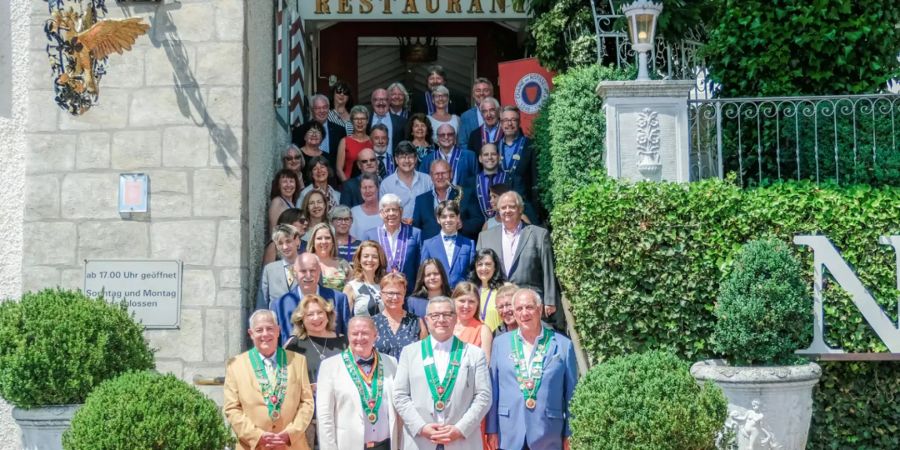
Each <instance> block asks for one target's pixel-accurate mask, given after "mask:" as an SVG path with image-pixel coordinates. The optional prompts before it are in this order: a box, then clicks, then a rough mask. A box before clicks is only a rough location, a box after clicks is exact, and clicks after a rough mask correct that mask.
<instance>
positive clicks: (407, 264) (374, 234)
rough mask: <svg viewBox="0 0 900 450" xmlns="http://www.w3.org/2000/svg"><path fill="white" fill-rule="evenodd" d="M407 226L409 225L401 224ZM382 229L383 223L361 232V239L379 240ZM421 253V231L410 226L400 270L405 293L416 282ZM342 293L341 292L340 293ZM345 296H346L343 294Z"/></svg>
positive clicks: (409, 291) (409, 292) (410, 289)
mask: <svg viewBox="0 0 900 450" xmlns="http://www.w3.org/2000/svg"><path fill="white" fill-rule="evenodd" d="M402 226H404V227H408V226H410V225H402ZM380 229H384V225H382V226H380V227H376V228H372V229H370V230H368V231H366V232H365V233H363V237H362V240H367V239H368V240H372V241H375V242H379V243H380V241H379V240H378V230H380ZM383 250H384V253H385V254H387V253H389V252H390V249H388V248H385V249H383ZM421 253H422V231H421V230H419V229H418V228H415V227H412V235H411V236H410V238H409V244H408V245H407V246H406V259H405V260H403V268H402V269H401V270H400V271H401V272H403V275H405V276H406V295H409V294H412V290H413V287H415V286H414V285H415V284H416V274H417V273H418V272H419V256H420V255H421ZM342 295H343V294H342ZM344 298H346V296H344Z"/></svg>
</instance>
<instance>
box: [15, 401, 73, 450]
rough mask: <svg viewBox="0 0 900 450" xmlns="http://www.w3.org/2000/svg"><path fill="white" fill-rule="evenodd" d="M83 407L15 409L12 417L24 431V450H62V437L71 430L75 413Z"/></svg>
mask: <svg viewBox="0 0 900 450" xmlns="http://www.w3.org/2000/svg"><path fill="white" fill-rule="evenodd" d="M78 408H81V405H56V406H46V407H43V408H34V409H22V408H13V410H12V416H13V419H16V423H17V424H19V428H21V429H22V448H23V449H24V450H62V448H63V447H62V435H63V433H64V432H65V431H66V430H67V429H69V423H70V422H71V421H72V416H74V415H75V411H78Z"/></svg>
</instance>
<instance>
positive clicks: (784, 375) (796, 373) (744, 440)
mask: <svg viewBox="0 0 900 450" xmlns="http://www.w3.org/2000/svg"><path fill="white" fill-rule="evenodd" d="M691 375H693V376H694V378H695V379H696V380H697V381H698V382H704V381H706V380H709V381H712V382H713V383H715V384H716V385H717V386H719V387H720V388H722V390H723V391H724V393H725V397H726V398H728V418H727V419H726V420H725V430H724V431H725V432H724V433H723V436H722V439H727V440H731V439H733V440H734V443H735V445H736V448H737V449H738V450H769V449H780V450H804V449H805V448H806V438H807V436H808V435H809V424H810V421H811V420H812V403H813V399H812V391H813V388H814V387H815V386H816V384H817V383H818V382H819V377H820V376H822V368H821V367H819V365H818V364H816V363H809V364H804V365H798V366H769V367H766V366H756V367H754V366H751V367H734V366H729V365H728V364H726V363H725V361H723V360H708V361H701V362H698V363H695V364H694V365H693V366H692V367H691Z"/></svg>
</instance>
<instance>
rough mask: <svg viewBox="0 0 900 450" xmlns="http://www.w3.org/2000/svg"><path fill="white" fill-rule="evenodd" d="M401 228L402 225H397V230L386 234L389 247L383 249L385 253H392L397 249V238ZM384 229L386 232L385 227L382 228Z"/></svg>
mask: <svg viewBox="0 0 900 450" xmlns="http://www.w3.org/2000/svg"><path fill="white" fill-rule="evenodd" d="M401 229H403V227H402V226H401V227H397V231H395V232H393V233H391V234H389V235H388V237H387V238H388V247H390V248H386V249H384V251H385V253H387V254H389V255H393V254H394V252H395V251H397V238H398V237H400V230H401ZM384 231H385V232H387V227H385V228H384Z"/></svg>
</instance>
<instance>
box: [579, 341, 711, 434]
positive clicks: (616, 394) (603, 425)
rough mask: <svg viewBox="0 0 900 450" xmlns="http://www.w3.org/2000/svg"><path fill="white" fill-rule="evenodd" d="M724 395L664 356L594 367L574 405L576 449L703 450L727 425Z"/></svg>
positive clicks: (622, 359) (645, 356)
mask: <svg viewBox="0 0 900 450" xmlns="http://www.w3.org/2000/svg"><path fill="white" fill-rule="evenodd" d="M726 409H727V402H726V400H725V396H724V394H723V393H722V390H721V389H719V388H718V387H716V386H715V385H714V384H712V383H710V382H707V383H705V384H704V385H703V386H700V385H698V384H697V382H696V381H695V380H694V378H693V377H691V374H690V372H689V370H688V364H687V363H686V362H684V361H682V360H680V359H678V357H677V356H675V355H673V354H672V353H669V352H664V351H650V352H647V353H638V354H631V355H627V356H619V357H615V358H612V359H610V360H609V361H607V362H605V363H602V364H600V365H597V366H594V367H593V368H592V369H591V370H590V371H588V373H587V374H586V375H585V377H584V378H582V379H581V380H580V381H579V382H578V386H577V387H576V388H575V395H574V397H573V398H572V402H571V403H570V405H569V410H570V412H571V414H572V419H571V420H572V437H571V444H572V448H573V449H578V450H595V449H607V450H617V449H629V450H659V449H667V450H703V449H712V448H715V439H716V433H717V432H718V431H719V430H720V429H721V428H722V426H723V425H724V424H725V415H726Z"/></svg>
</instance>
